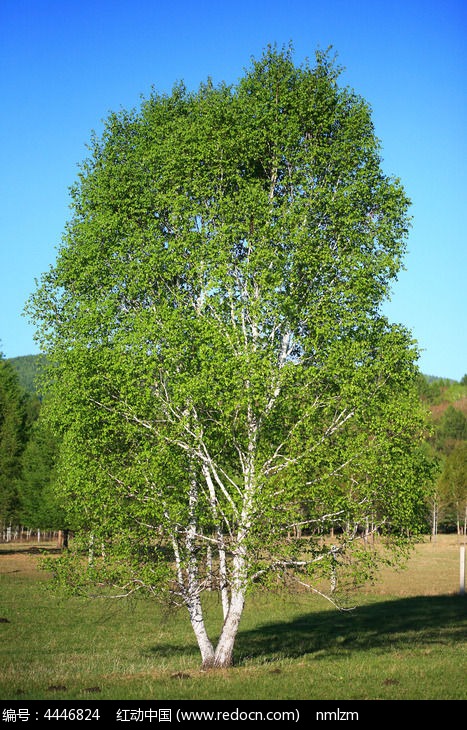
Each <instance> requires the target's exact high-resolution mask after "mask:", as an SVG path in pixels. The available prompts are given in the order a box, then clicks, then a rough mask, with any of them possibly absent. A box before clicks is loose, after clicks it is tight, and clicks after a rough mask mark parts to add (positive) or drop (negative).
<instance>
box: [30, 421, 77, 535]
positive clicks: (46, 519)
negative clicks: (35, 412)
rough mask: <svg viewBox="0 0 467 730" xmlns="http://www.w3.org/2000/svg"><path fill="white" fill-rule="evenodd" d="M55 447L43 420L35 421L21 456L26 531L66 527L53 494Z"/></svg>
mask: <svg viewBox="0 0 467 730" xmlns="http://www.w3.org/2000/svg"><path fill="white" fill-rule="evenodd" d="M57 455H58V444H57V441H56V438H55V437H54V436H53V434H52V432H51V431H50V429H48V428H47V426H46V424H45V422H44V420H43V419H41V418H38V419H36V421H35V423H34V424H33V426H32V429H31V432H30V435H29V439H28V442H27V444H26V446H25V449H24V453H23V455H22V472H21V482H20V488H19V492H20V497H21V521H22V523H23V524H24V525H27V526H29V527H35V528H37V527H40V528H44V529H57V530H58V529H63V528H65V527H68V525H67V522H66V519H65V515H64V513H63V510H62V509H61V508H60V506H59V501H58V499H57V497H56V495H55V492H54V481H55V464H56V460H57Z"/></svg>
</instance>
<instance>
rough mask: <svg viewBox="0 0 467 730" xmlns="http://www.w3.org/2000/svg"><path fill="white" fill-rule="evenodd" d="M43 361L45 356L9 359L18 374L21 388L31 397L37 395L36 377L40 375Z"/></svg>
mask: <svg viewBox="0 0 467 730" xmlns="http://www.w3.org/2000/svg"><path fill="white" fill-rule="evenodd" d="M43 359H44V356H43V355H22V356H20V357H10V358H7V361H8V362H9V363H10V364H11V365H12V366H13V367H14V369H15V370H16V372H17V373H18V380H19V384H20V386H21V387H22V388H23V390H25V391H26V392H27V393H30V394H31V395H34V394H35V393H37V386H36V377H37V375H38V374H39V371H40V368H41V364H42V362H43Z"/></svg>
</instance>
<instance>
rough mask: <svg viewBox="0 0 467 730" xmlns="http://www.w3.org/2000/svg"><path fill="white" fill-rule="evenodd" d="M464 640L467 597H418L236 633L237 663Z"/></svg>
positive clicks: (267, 625)
mask: <svg viewBox="0 0 467 730" xmlns="http://www.w3.org/2000/svg"><path fill="white" fill-rule="evenodd" d="M466 640H467V597H465V596H420V597H414V598H404V599H397V600H392V601H383V602H378V603H372V604H369V605H365V606H360V607H358V608H355V609H353V610H352V611H344V612H342V611H338V610H335V611H333V610H327V611H317V612H316V611H314V612H312V613H308V614H303V615H302V616H299V617H298V618H295V619H294V620H293V621H289V622H287V621H284V622H275V623H267V624H262V625H260V626H258V627H257V628H255V629H253V630H249V631H244V632H241V631H240V632H239V635H238V639H237V645H236V663H237V664H242V663H244V662H246V661H248V660H252V659H253V660H255V661H259V662H262V663H268V662H273V661H277V660H278V659H284V658H293V659H296V658H298V657H301V656H304V655H305V654H313V655H314V657H315V658H316V659H319V658H329V657H331V656H333V655H339V656H342V655H343V653H348V654H352V653H354V652H359V651H367V650H369V649H373V650H374V649H376V650H380V651H381V652H386V651H387V650H388V649H397V648H398V647H399V648H405V649H406V648H407V647H408V646H410V644H411V643H413V644H414V645H418V646H420V645H421V644H424V645H429V644H443V645H454V644H456V643H458V642H460V641H466Z"/></svg>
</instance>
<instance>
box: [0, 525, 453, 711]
mask: <svg viewBox="0 0 467 730" xmlns="http://www.w3.org/2000/svg"><path fill="white" fill-rule="evenodd" d="M44 548H45V549H48V550H50V551H52V550H53V549H54V546H53V545H48V546H44V545H43V546H41V549H44ZM40 558H41V554H40V549H39V548H38V547H37V546H34V545H32V544H30V543H21V544H20V543H16V544H15V543H4V544H0V699H4V700H5V699H8V700H20V699H21V700H38V699H48V700H50V699H57V700H58V699H61V700H62V699H67V700H68V699H75V700H77V699H79V700H83V699H86V698H88V699H90V698H92V699H99V700H100V699H102V700H105V699H114V700H115V699H117V700H122V699H126V700H145V699H158V700H159V699H160V700H164V699H165V700H181V699H187V700H188V699H197V700H247V699H255V700H272V699H274V700H278V699H279V700H297V699H300V700H307V699H315V700H317V699H320V700H376V699H382V700H394V699H395V700H465V699H467V683H466V676H467V672H466V669H467V663H466V657H467V652H466V649H467V596H466V595H460V592H459V540H458V538H457V536H456V535H439V536H438V537H437V540H436V542H435V543H433V542H430V540H429V538H426V539H425V540H424V541H423V542H422V543H421V544H419V545H418V546H417V547H416V549H415V551H414V553H413V554H412V556H411V558H410V559H409V561H408V563H407V566H406V568H405V569H404V570H402V571H395V570H391V569H385V570H383V571H382V573H381V574H380V578H379V580H378V582H377V583H376V584H375V585H369V586H366V587H364V588H362V589H360V590H359V591H358V593H357V594H356V595H355V601H354V604H355V606H356V607H355V608H354V609H353V610H351V611H338V610H337V609H336V608H335V607H334V606H332V605H331V604H330V603H329V602H328V601H326V600H325V599H323V598H322V597H320V596H318V595H310V594H305V593H297V594H293V595H291V594H285V593H265V592H258V593H256V594H253V595H251V596H250V597H249V601H248V603H247V607H246V609H245V613H244V617H243V619H242V624H241V626H240V632H239V635H238V639H237V645H236V654H235V666H234V667H233V668H232V669H230V670H223V671H209V672H203V671H201V670H200V658H199V652H198V648H197V645H196V642H195V639H194V636H193V634H192V630H191V627H190V624H189V621H188V619H187V616H186V614H185V612H184V611H183V610H174V609H173V608H170V609H169V608H167V607H163V606H160V605H158V604H156V603H155V602H154V601H153V600H135V601H131V602H127V601H120V600H106V599H99V600H89V599H80V598H72V599H59V598H58V597H57V596H55V595H53V594H51V593H50V591H49V590H48V589H47V586H48V584H49V580H48V575H47V574H46V573H44V571H42V570H40V569H39V562H40ZM206 607H207V611H208V616H209V622H210V624H211V627H212V628H214V629H215V628H216V624H215V621H216V620H217V616H218V608H219V607H218V605H217V597H215V596H214V595H212V596H208V598H207V606H206Z"/></svg>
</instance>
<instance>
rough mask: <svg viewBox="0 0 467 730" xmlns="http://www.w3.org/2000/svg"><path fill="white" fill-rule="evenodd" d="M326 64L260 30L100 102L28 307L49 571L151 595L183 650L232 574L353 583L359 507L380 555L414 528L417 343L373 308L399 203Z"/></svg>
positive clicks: (225, 631)
mask: <svg viewBox="0 0 467 730" xmlns="http://www.w3.org/2000/svg"><path fill="white" fill-rule="evenodd" d="M338 77H339V69H338V68H337V66H336V65H335V64H334V62H333V61H332V60H331V59H330V57H329V55H328V54H322V53H318V54H317V59H316V65H315V66H314V67H313V68H312V67H310V66H309V65H308V64H305V65H303V66H301V67H297V66H295V64H294V62H293V59H292V53H291V52H290V51H283V52H278V51H277V50H276V49H274V48H269V49H268V50H267V51H266V52H265V54H264V55H263V57H262V58H261V59H260V60H258V61H254V62H252V65H251V67H250V69H249V70H248V71H247V72H245V75H244V76H243V78H242V79H240V81H239V83H238V84H237V85H236V86H235V87H228V86H226V85H225V84H221V85H219V86H214V85H213V84H212V83H211V82H208V83H207V84H204V85H201V87H200V88H199V90H198V91H197V92H196V93H190V92H188V91H187V90H186V89H185V88H184V87H183V86H182V85H179V86H177V87H175V88H174V90H173V92H172V94H171V95H158V94H156V93H154V94H153V95H152V96H151V97H150V98H149V99H148V100H146V101H144V102H143V104H142V106H141V109H140V110H139V111H135V112H131V113H130V112H126V111H122V112H120V113H119V114H112V115H110V117H109V119H108V120H107V123H106V127H105V130H104V133H103V135H102V137H101V138H100V139H98V138H97V137H96V138H94V139H93V140H92V144H91V156H90V158H89V159H88V160H86V161H85V163H84V164H83V166H82V169H81V173H80V176H79V180H78V182H77V183H76V185H75V186H74V188H73V191H72V202H73V217H72V219H71V220H70V222H69V224H68V226H67V230H66V233H65V236H64V241H63V244H62V246H61V249H60V251H59V255H58V258H57V262H56V265H55V266H54V267H52V268H51V269H50V271H49V272H47V273H46V274H44V276H43V278H42V283H41V286H40V287H39V288H38V290H37V292H36V293H35V295H34V296H33V297H32V299H31V302H30V310H31V312H32V315H33V317H34V318H35V321H36V322H37V324H38V326H39V330H38V336H39V339H40V341H41V343H42V346H43V348H44V351H45V352H46V354H47V363H48V368H47V373H48V374H46V383H45V387H46V388H47V390H48V392H49V394H50V395H51V397H50V404H49V405H48V406H47V418H48V421H49V423H50V424H51V425H52V426H53V428H54V429H55V432H56V433H57V434H58V437H59V438H60V442H61V449H60V457H59V465H58V477H57V484H58V485H59V488H60V491H61V494H62V498H63V500H64V502H65V504H66V506H67V509H68V510H69V513H70V519H72V520H73V524H74V525H76V526H77V527H79V528H80V530H79V532H80V533H81V535H82V539H83V542H81V543H80V542H79V540H76V541H74V547H75V548H76V549H77V553H76V556H75V555H74V553H73V551H70V554H69V555H68V556H67V560H68V561H69V562H68V565H69V570H70V571H71V575H72V583H73V586H74V588H75V589H76V590H78V589H83V590H84V589H85V588H86V585H87V583H88V582H96V581H99V582H100V584H101V585H102V584H104V583H105V584H106V585H107V586H114V587H115V588H116V589H117V590H118V592H119V594H120V595H127V594H129V593H132V592H135V591H141V590H143V589H146V590H147V591H148V592H149V593H150V594H151V595H153V596H161V597H164V596H167V595H171V596H172V598H173V599H175V600H177V601H178V602H179V603H180V604H182V605H184V606H185V607H186V608H187V610H188V613H189V617H190V620H191V623H192V627H193V630H194V632H195V635H196V639H197V641H198V645H199V648H200V651H201V656H202V662H203V665H204V666H205V667H210V666H213V665H214V666H228V665H229V664H230V663H231V662H232V655H233V647H234V641H235V636H236V634H237V630H238V626H239V622H240V618H241V615H242V611H243V607H244V603H245V599H246V596H247V592H248V590H250V589H251V587H252V586H253V585H254V584H255V583H264V584H267V583H268V581H273V582H276V581H278V580H280V581H281V583H282V584H283V585H285V584H286V583H287V582H288V581H293V582H295V584H301V585H306V586H309V587H310V588H311V589H317V588H316V586H317V585H318V583H317V582H318V581H320V580H321V579H322V578H323V576H324V577H326V576H327V579H329V580H332V587H334V586H335V578H336V575H337V574H338V575H339V581H338V585H339V586H340V585H342V584H343V579H344V577H345V575H346V571H347V570H350V571H351V576H352V579H353V580H361V579H362V578H363V577H367V576H369V575H371V574H372V571H373V569H374V568H375V566H377V561H378V559H379V558H380V557H381V556H382V555H384V551H383V550H378V551H377V552H376V551H372V550H369V549H368V545H367V544H366V543H363V541H362V540H361V537H360V536H361V534H362V532H364V531H366V532H367V533H368V525H371V528H370V529H371V530H372V531H373V533H376V532H378V533H379V534H387V535H390V539H388V540H385V541H384V545H385V547H386V548H387V549H388V550H394V551H395V554H397V546H399V547H400V546H401V544H402V541H403V539H404V538H405V537H406V536H407V535H408V534H409V533H412V534H413V533H414V532H416V531H417V529H419V528H420V526H421V524H422V516H421V508H422V507H423V505H424V496H425V495H424V494H423V486H424V482H425V478H426V474H425V470H426V465H425V461H424V460H423V458H421V451H420V450H419V443H420V440H421V438H422V436H423V429H424V417H425V416H424V413H423V411H422V409H421V407H420V399H419V397H418V394H417V390H416V378H417V369H416V366H415V364H414V363H415V360H416V357H417V353H416V351H415V349H414V345H413V342H412V341H411V338H410V336H409V335H408V333H407V332H406V331H405V330H404V329H403V328H402V327H399V326H393V325H390V324H389V322H388V321H387V320H386V319H385V318H384V317H383V316H382V315H381V313H380V305H381V302H382V301H383V300H384V298H385V297H386V296H387V295H388V292H389V290H390V286H391V283H392V282H393V281H394V279H395V277H396V275H397V272H398V270H399V268H400V265H401V260H402V257H403V253H404V248H405V238H406V234H407V230H408V218H407V211H408V206H409V202H408V200H407V198H406V196H405V194H404V192H403V189H402V187H401V185H400V183H399V182H398V181H397V180H393V179H390V178H388V177H387V176H385V175H384V173H383V172H382V170H381V165H380V157H379V143H378V141H377V139H376V137H375V134H374V129H373V125H372V122H371V114H370V110H369V108H368V105H367V104H366V103H365V101H364V100H363V99H361V98H360V97H359V96H358V95H356V94H355V93H354V92H353V91H352V90H349V89H347V88H340V87H339V85H338ZM331 530H332V531H333V534H334V538H333V540H332V541H330V540H328V539H327V536H328V535H329V532H330V531H331ZM292 535H301V536H302V537H301V538H299V537H296V538H292V537H291V536H292ZM90 545H99V546H100V547H99V556H98V559H97V558H96V559H94V557H93V559H92V560H89V561H88V563H87V569H86V566H84V568H83V562H82V558H81V555H82V553H80V552H79V550H80V549H81V548H86V549H89V546H90ZM93 556H94V553H93ZM70 561H71V562H70ZM73 561H75V562H73ZM60 565H62V563H59V564H56V570H59V568H60ZM213 583H214V584H215V587H216V588H217V589H218V591H219V595H220V605H221V606H222V617H221V620H220V625H219V631H218V633H219V639H218V641H217V643H213V642H212V639H211V638H210V636H209V635H208V631H207V628H206V625H205V622H204V614H203V603H202V600H201V597H202V593H203V591H204V590H205V589H206V588H208V587H209V588H212V586H213Z"/></svg>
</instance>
